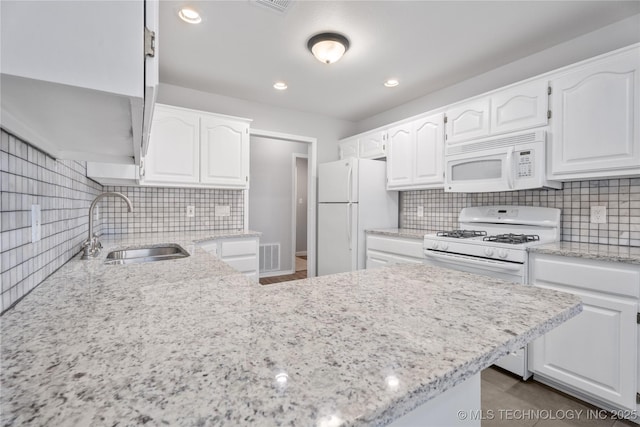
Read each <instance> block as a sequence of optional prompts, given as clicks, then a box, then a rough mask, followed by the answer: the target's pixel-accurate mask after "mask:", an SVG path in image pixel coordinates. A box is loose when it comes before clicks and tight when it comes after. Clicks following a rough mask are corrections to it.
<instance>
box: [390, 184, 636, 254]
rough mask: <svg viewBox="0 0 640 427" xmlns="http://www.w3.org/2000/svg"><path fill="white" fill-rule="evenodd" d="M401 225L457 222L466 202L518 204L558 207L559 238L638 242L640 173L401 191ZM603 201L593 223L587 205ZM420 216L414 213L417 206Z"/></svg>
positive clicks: (437, 225)
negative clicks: (480, 189) (511, 187)
mask: <svg viewBox="0 0 640 427" xmlns="http://www.w3.org/2000/svg"><path fill="white" fill-rule="evenodd" d="M400 197H401V201H400V226H401V227H403V228H413V229H421V230H430V231H433V230H448V229H453V228H457V227H458V214H459V212H460V210H461V209H462V208H464V207H468V206H487V205H522V206H541V207H550V208H559V209H561V210H562V214H561V221H562V224H561V227H562V240H564V241H570V242H581V243H600V244H605V245H622V246H640V178H632V179H609V180H597V181H577V182H565V183H564V185H563V188H562V189H561V190H553V189H550V190H524V191H511V192H496V193H445V192H444V190H420V191H406V192H402V193H401V196H400ZM596 205H598V206H606V207H607V223H606V224H591V222H590V209H591V206H596ZM418 206H423V207H424V216H423V217H418V216H417V207H418Z"/></svg>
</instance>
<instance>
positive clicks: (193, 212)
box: [187, 206, 196, 218]
mask: <svg viewBox="0 0 640 427" xmlns="http://www.w3.org/2000/svg"><path fill="white" fill-rule="evenodd" d="M194 216H196V207H195V206H187V218H193V217H194Z"/></svg>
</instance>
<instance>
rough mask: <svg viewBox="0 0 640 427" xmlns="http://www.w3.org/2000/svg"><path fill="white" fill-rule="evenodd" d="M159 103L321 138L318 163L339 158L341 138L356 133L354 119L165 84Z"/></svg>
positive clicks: (270, 129) (160, 93)
mask: <svg viewBox="0 0 640 427" xmlns="http://www.w3.org/2000/svg"><path fill="white" fill-rule="evenodd" d="M158 102H159V103H162V104H169V105H176V106H179V107H184V108H193V109H196V110H204V111H209V112H212V113H219V114H227V115H230V116H239V117H246V118H249V119H253V122H252V123H251V127H252V128H254V129H261V130H268V131H272V132H281V133H287V134H292V135H299V136H308V137H312V138H316V139H317V140H318V163H325V162H330V161H333V160H338V140H339V139H340V138H344V137H345V136H347V135H350V134H353V133H354V129H355V124H354V123H353V122H349V121H344V120H337V119H334V118H331V117H326V116H321V115H318V114H311V113H305V112H301V111H295V110H289V109H285V108H280V107H274V106H270V105H266V104H260V103H257V102H251V101H246V100H243V99H238V98H231V97H228V96H222V95H217V94H214V93H208V92H202V91H198V90H194V89H188V88H184V87H180V86H175V85H170V84H165V83H162V84H160V88H159V90H158Z"/></svg>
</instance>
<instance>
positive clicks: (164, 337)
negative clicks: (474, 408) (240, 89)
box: [0, 235, 581, 426]
mask: <svg viewBox="0 0 640 427" xmlns="http://www.w3.org/2000/svg"><path fill="white" fill-rule="evenodd" d="M181 236H182V237H180V238H178V237H177V236H167V235H164V236H146V237H141V236H136V235H134V236H129V237H126V238H123V239H118V238H106V239H103V244H104V246H105V249H104V251H103V253H102V257H101V258H102V259H98V260H92V261H80V260H79V257H76V258H75V259H73V260H71V261H70V262H69V263H67V264H66V265H65V266H63V267H62V268H61V269H60V270H59V271H58V272H56V273H55V274H53V275H52V276H51V277H50V278H49V279H47V280H46V281H45V282H44V283H43V284H42V285H40V286H39V287H38V288H36V289H35V290H34V291H33V292H32V293H31V294H29V295H28V296H27V297H26V298H25V299H24V300H22V301H21V302H19V303H18V304H17V306H16V307H14V308H13V309H11V310H9V311H8V312H7V313H6V314H5V315H4V316H3V317H2V318H1V322H2V325H1V327H2V349H1V352H2V353H1V354H2V360H1V373H0V375H1V380H2V393H1V396H0V403H1V420H2V425H6V426H9V425H25V424H33V425H51V426H53V425H55V426H66V425H69V426H71V425H74V426H75V425H78V426H88V425H96V426H102V425H108V426H113V425H116V424H117V425H137V424H147V425H171V426H192V425H216V426H217V425H227V426H254V425H255V426H275V425H290V426H317V425H336V426H337V425H358V426H360V425H369V426H379V425H385V424H387V423H388V422H390V421H391V420H393V419H396V418H398V417H399V416H401V415H403V414H404V413H406V412H407V411H410V410H411V409H413V408H415V407H416V406H418V405H419V404H421V403H423V402H426V401H427V400H429V399H431V398H432V397H434V396H437V395H438V394H440V393H442V392H443V391H446V390H448V389H450V388H452V387H453V386H455V385H456V384H458V383H460V382H462V381H464V380H465V379H467V378H469V377H471V376H473V375H474V374H476V373H477V372H478V371H480V370H482V369H483V368H485V367H487V366H489V365H491V364H492V363H493V361H495V360H496V359H497V358H499V357H500V356H502V355H504V354H505V353H506V352H508V351H510V350H514V349H517V348H520V347H521V346H522V345H523V344H525V343H526V342H529V341H531V340H532V339H534V338H536V337H538V336H539V335H541V334H542V333H544V332H546V331H548V330H549V329H551V328H552V327H554V326H556V325H558V324H560V323H561V322H563V321H565V320H566V319H568V318H570V317H572V316H574V315H576V314H578V313H579V311H580V310H581V305H580V303H579V300H578V299H577V297H575V296H572V295H569V294H561V293H557V292H554V291H550V290H544V289H538V288H533V287H527V286H520V285H514V284H507V283H504V282H501V281H499V280H496V279H490V278H486V277H481V276H475V275H471V274H467V273H461V272H456V271H453V270H444V269H438V268H434V267H427V266H423V265H397V266H392V267H387V268H381V269H376V270H366V271H359V272H353V273H343V274H337V275H331V276H325V277H320V278H313V279H306V280H302V281H297V282H289V283H284V284H277V285H270V286H260V285H257V284H255V283H251V282H249V281H248V280H247V279H245V278H244V276H242V275H241V274H239V273H236V272H235V271H234V270H232V269H231V268H230V267H229V266H227V265H226V264H224V263H222V262H221V261H218V260H217V259H216V258H214V257H213V256H212V255H210V254H208V253H206V252H205V251H204V250H202V249H201V248H199V247H197V245H195V244H194V240H201V239H202V238H206V237H199V236H194V235H188V236H187V235H181ZM208 237H209V238H211V236H208ZM166 242H171V243H178V244H180V245H182V246H183V247H184V248H185V249H187V250H188V251H189V252H190V253H191V254H192V256H190V257H188V258H185V259H181V260H173V261H163V262H155V263H147V264H131V265H117V266H106V265H104V264H103V263H102V261H103V259H104V257H105V256H106V253H107V252H108V251H109V250H111V249H114V248H117V247H123V246H129V245H135V244H142V243H166Z"/></svg>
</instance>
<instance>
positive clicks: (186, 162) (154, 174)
mask: <svg viewBox="0 0 640 427" xmlns="http://www.w3.org/2000/svg"><path fill="white" fill-rule="evenodd" d="M150 140H151V144H150V145H149V150H148V151H147V156H146V157H145V161H144V171H143V176H144V183H145V184H152V183H158V184H159V183H167V184H172V183H191V184H197V183H198V182H199V180H200V153H199V146H200V117H199V116H198V115H197V114H193V113H192V112H189V111H184V110H182V109H176V108H171V107H168V106H163V105H157V106H156V111H155V113H154V117H153V126H152V127H151V138H150Z"/></svg>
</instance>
